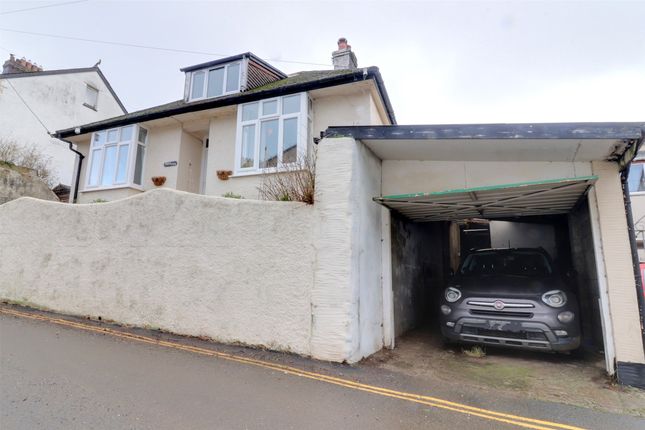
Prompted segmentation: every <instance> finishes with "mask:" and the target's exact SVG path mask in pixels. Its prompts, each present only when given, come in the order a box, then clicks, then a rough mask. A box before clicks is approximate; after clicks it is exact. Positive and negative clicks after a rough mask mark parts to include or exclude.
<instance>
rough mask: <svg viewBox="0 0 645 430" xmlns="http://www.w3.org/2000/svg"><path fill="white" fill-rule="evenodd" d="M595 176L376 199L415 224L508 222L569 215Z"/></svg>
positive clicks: (594, 179)
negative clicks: (474, 220) (475, 220)
mask: <svg viewBox="0 0 645 430" xmlns="http://www.w3.org/2000/svg"><path fill="white" fill-rule="evenodd" d="M597 179H598V178H597V177H596V176H585V177H578V178H563V179H555V180H545V181H537V182H523V183H514V184H503V185H495V186H488V187H476V188H464V189H457V190H446V191H438V192H432V193H414V194H400V195H392V196H382V197H375V198H374V201H376V202H378V203H380V204H382V205H383V206H386V207H388V208H390V209H392V210H395V211H397V212H400V213H401V214H403V215H404V216H406V217H408V218H410V219H412V220H415V221H426V222H427V221H451V220H458V219H465V218H490V219H494V218H508V217H518V216H529V215H555V214H564V213H567V212H569V211H570V210H571V209H573V207H574V206H575V204H576V203H577V202H578V200H579V199H580V198H581V197H582V196H584V195H585V194H586V192H587V190H588V189H589V187H590V186H591V185H592V184H593V183H594V182H595V181H596V180H597Z"/></svg>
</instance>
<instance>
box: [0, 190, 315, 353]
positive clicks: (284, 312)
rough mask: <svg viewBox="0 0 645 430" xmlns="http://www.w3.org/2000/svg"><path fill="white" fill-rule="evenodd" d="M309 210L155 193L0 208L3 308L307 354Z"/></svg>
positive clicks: (23, 203) (26, 200)
mask: <svg viewBox="0 0 645 430" xmlns="http://www.w3.org/2000/svg"><path fill="white" fill-rule="evenodd" d="M313 214H314V209H313V207H312V206H307V205H304V204H300V203H286V202H262V201H248V200H235V199H225V198H220V197H205V196H200V195H195V194H189V193H184V192H178V191H171V190H154V191H149V192H147V193H143V194H140V195H136V196H133V197H130V198H128V199H124V200H119V201H115V202H110V203H102V204H92V205H65V204H61V203H51V202H45V201H41V200H36V199H32V198H22V199H18V200H15V201H12V202H9V203H6V204H4V205H1V206H0V226H1V228H0V241H1V242H2V246H1V247H0V298H3V299H9V300H12V301H17V302H26V303H30V304H33V305H37V306H41V307H45V308H49V309H52V310H55V311H58V312H63V313H69V314H75V315H89V316H93V317H98V316H101V317H102V318H104V319H110V320H114V321H117V322H120V323H125V324H132V325H137V326H152V327H158V328H161V329H164V330H169V331H172V332H175V333H180V334H188V335H195V336H207V337H210V338H213V339H216V340H218V341H223V342H242V343H245V344H251V345H260V346H265V347H268V348H271V349H277V350H285V351H293V352H296V353H299V354H305V355H309V354H310V330H311V312H312V310H311V291H312V285H313V264H314V248H313V244H312V235H313V233H312V224H313V219H314V217H313Z"/></svg>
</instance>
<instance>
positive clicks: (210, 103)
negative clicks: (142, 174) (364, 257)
mask: <svg viewBox="0 0 645 430" xmlns="http://www.w3.org/2000/svg"><path fill="white" fill-rule="evenodd" d="M367 79H373V80H374V82H375V83H376V87H377V89H378V91H379V93H380V95H381V99H382V100H383V104H384V105H385V109H386V111H387V115H388V118H389V119H390V122H392V124H394V125H395V124H396V118H395V116H394V111H393V109H392V105H391V103H390V99H389V97H388V95H387V91H386V90H385V85H384V83H383V79H382V77H381V74H380V73H379V70H378V67H367V68H363V69H357V70H355V71H352V72H349V73H343V74H340V75H337V76H332V77H329V78H324V79H320V80H317V81H310V82H305V83H300V84H293V85H289V86H283V87H277V88H271V89H267V90H264V91H255V90H249V91H247V92H244V93H240V94H236V95H235V96H230V97H224V98H215V99H212V100H207V101H206V102H197V103H195V102H194V103H187V104H184V105H180V106H178V107H175V108H171V109H167V110H163V111H156V112H149V113H146V114H142V115H132V116H128V115H125V118H121V119H117V120H114V121H111V122H110V121H108V122H101V123H95V124H88V125H85V126H81V127H75V128H68V129H64V130H58V131H57V132H56V133H55V134H54V137H56V138H58V139H61V140H64V139H65V138H67V137H71V136H75V135H79V134H86V133H92V132H94V131H101V130H105V129H107V128H112V127H122V126H125V125H130V124H138V123H142V122H146V121H153V120H156V119H161V118H168V117H171V116H175V115H181V114H185V113H190V112H199V111H203V110H208V109H215V108H220V107H226V106H234V105H238V104H242V103H249V102H255V101H259V100H263V99H266V98H271V97H279V96H285V95H290V94H296V93H300V92H304V91H311V90H317V89H322V88H329V87H334V86H337V85H342V84H350V83H352V82H359V81H364V80H367ZM77 130H78V132H77Z"/></svg>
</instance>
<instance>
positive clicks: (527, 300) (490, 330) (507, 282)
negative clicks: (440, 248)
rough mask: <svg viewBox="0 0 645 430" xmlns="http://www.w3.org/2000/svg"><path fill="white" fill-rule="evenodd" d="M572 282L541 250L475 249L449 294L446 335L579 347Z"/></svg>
mask: <svg viewBox="0 0 645 430" xmlns="http://www.w3.org/2000/svg"><path fill="white" fill-rule="evenodd" d="M569 283H570V282H567V277H565V276H563V275H561V274H560V273H558V272H557V271H556V270H555V268H554V266H553V263H552V261H551V258H550V257H549V254H548V253H547V252H546V251H545V250H544V249H542V248H510V249H481V250H477V251H474V252H473V253H471V254H469V255H468V256H467V257H466V258H465V259H464V261H463V263H462V264H461V266H460V268H459V270H458V271H457V273H455V274H454V275H453V277H452V278H451V279H450V281H449V283H448V285H447V288H446V290H445V291H444V294H443V297H442V299H441V305H440V311H441V312H440V316H441V317H440V321H441V333H442V334H443V336H444V337H445V338H446V339H448V340H449V341H454V342H459V343H478V344H488V345H499V346H505V347H515V348H522V349H534V350H547V351H549V350H550V351H570V350H573V349H576V348H578V347H579V346H580V322H579V321H580V318H579V313H578V303H577V300H576V296H575V294H574V293H573V289H572V287H571V286H570V285H568V284H569Z"/></svg>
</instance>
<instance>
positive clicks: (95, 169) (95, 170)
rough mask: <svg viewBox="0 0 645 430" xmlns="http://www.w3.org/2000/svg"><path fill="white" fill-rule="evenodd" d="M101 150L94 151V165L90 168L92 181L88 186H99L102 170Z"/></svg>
mask: <svg viewBox="0 0 645 430" xmlns="http://www.w3.org/2000/svg"><path fill="white" fill-rule="evenodd" d="M102 153H103V151H102V150H100V149H95V150H94V151H92V165H91V166H90V181H89V183H88V185H90V186H96V185H98V184H99V170H101V167H100V166H101V154H102Z"/></svg>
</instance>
